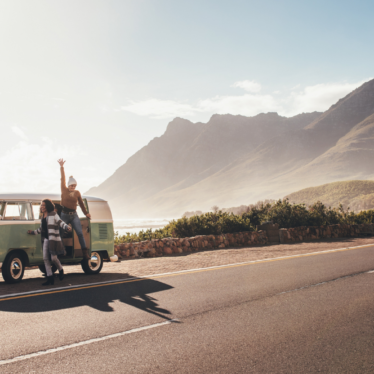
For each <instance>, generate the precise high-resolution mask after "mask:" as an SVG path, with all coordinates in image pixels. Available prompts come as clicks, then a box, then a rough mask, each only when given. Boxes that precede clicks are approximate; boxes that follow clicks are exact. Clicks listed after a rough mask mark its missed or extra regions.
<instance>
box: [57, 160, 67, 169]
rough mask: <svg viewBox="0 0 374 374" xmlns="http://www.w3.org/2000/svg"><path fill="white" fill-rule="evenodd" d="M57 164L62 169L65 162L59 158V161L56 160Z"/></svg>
mask: <svg viewBox="0 0 374 374" xmlns="http://www.w3.org/2000/svg"><path fill="white" fill-rule="evenodd" d="M57 162H58V163H59V164H60V166H61V167H63V166H64V163H65V162H66V160H65V161H64V160H63V159H62V158H60V159H59V160H57Z"/></svg>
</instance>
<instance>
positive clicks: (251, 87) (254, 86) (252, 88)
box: [231, 80, 261, 92]
mask: <svg viewBox="0 0 374 374" xmlns="http://www.w3.org/2000/svg"><path fill="white" fill-rule="evenodd" d="M231 87H240V88H243V90H246V91H248V92H260V91H261V84H260V83H257V82H255V81H248V80H245V81H239V82H235V83H234V84H233V85H232V86H231Z"/></svg>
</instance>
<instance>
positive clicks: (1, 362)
mask: <svg viewBox="0 0 374 374" xmlns="http://www.w3.org/2000/svg"><path fill="white" fill-rule="evenodd" d="M173 322H179V320H178V319H171V320H168V321H165V322H160V323H155V324H153V325H148V326H143V327H138V328H135V329H132V330H127V331H123V332H117V333H115V334H111V335H106V336H102V337H100V338H94V339H89V340H84V341H81V342H79V343H73V344H68V345H63V346H61V347H57V348H51V349H47V350H45V351H39V352H35V353H30V354H27V355H22V356H17V357H13V358H10V359H6V360H0V365H8V364H12V363H14V362H18V361H23V360H28V359H30V358H35V357H39V356H44V355H47V354H50V353H56V352H61V351H65V350H66V349H71V348H75V347H81V346H82V345H88V344H92V343H97V342H102V341H103V340H108V339H113V338H118V337H120V336H123V335H128V334H132V333H134V332H140V331H144V330H149V329H153V328H155V327H161V326H166V325H170V324H171V323H173Z"/></svg>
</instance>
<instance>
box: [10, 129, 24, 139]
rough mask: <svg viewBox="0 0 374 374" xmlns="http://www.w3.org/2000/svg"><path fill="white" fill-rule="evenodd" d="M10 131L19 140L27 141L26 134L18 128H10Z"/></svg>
mask: <svg viewBox="0 0 374 374" xmlns="http://www.w3.org/2000/svg"><path fill="white" fill-rule="evenodd" d="M12 131H13V132H14V133H15V134H16V135H18V136H19V137H20V138H22V139H24V140H27V136H26V134H25V133H24V132H23V131H22V130H21V129H20V128H19V127H18V126H12Z"/></svg>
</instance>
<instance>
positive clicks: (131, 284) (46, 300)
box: [0, 274, 173, 320]
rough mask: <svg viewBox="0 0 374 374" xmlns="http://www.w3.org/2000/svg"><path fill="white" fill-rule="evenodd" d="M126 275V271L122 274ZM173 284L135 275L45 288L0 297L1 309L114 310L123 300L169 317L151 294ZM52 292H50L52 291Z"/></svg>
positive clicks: (14, 310) (146, 310)
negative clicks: (114, 281)
mask: <svg viewBox="0 0 374 374" xmlns="http://www.w3.org/2000/svg"><path fill="white" fill-rule="evenodd" d="M122 275H123V274H122ZM172 288H173V287H172V286H170V285H168V284H166V283H163V282H160V281H157V280H154V279H146V278H145V279H144V278H136V277H133V278H132V279H131V280H129V281H126V280H123V283H117V284H106V285H99V286H95V287H92V288H83V289H68V290H61V291H62V292H61V291H59V290H56V292H55V293H53V291H54V290H53V288H48V289H46V292H47V293H45V294H40V295H38V294H34V295H31V296H27V297H22V298H13V299H9V300H7V299H3V300H1V299H0V311H4V312H15V313H41V312H49V311H55V310H62V309H71V308H76V307H81V306H90V307H91V308H94V309H97V310H100V311H102V312H113V311H114V310H113V308H112V307H111V306H110V303H112V302H114V301H117V300H118V301H120V302H122V303H125V304H128V305H131V306H133V307H135V308H138V309H140V310H143V311H145V312H147V313H150V314H154V315H156V316H158V317H161V318H164V319H167V320H169V319H170V318H169V317H168V315H170V314H171V313H170V311H168V310H167V309H164V308H162V307H160V306H159V305H158V304H157V299H156V298H154V297H153V296H150V294H154V293H156V292H161V291H167V290H170V289H172ZM50 292H51V293H50Z"/></svg>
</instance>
